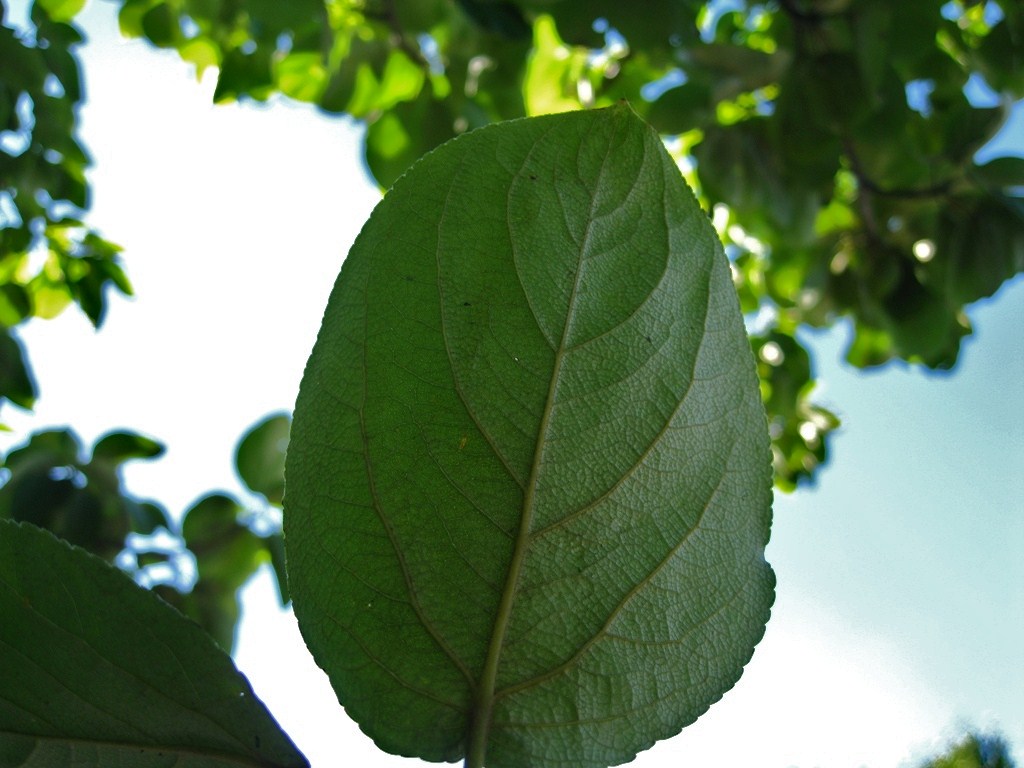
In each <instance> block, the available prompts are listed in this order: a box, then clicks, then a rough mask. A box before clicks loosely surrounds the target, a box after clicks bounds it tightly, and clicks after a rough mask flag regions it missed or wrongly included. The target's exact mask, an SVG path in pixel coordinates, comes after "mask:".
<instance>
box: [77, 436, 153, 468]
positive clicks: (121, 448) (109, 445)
mask: <svg viewBox="0 0 1024 768" xmlns="http://www.w3.org/2000/svg"><path fill="white" fill-rule="evenodd" d="M163 453H164V446H163V444H162V443H159V442H157V441H156V440H153V439H152V438H149V437H145V436H143V435H139V434H136V433H135V432H108V433H107V434H105V435H103V437H101V438H100V439H99V440H97V441H96V445H95V446H93V449H92V460H93V461H97V460H99V461H104V462H108V463H112V464H114V465H118V464H122V463H124V462H126V461H129V460H130V459H154V458H156V457H158V456H162V455H163Z"/></svg>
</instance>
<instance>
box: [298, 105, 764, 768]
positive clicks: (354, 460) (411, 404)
mask: <svg viewBox="0 0 1024 768" xmlns="http://www.w3.org/2000/svg"><path fill="white" fill-rule="evenodd" d="M766 432H767V430H766V427H765V417H764V410H763V407H762V405H761V402H760V398H759V395H758V391H757V384H756V378H755V375H754V369H753V364H752V359H751V351H750V347H749V344H748V342H747V339H746V335H745V332H744V328H743V323H742V318H741V316H740V313H739V308H738V304H737V301H736V297H735V291H734V290H733V287H732V283H731V280H730V277H729V270H728V263H727V261H726V258H725V256H724V254H723V253H722V250H721V247H720V245H719V243H718V240H717V237H716V236H715V233H714V231H713V229H712V227H711V226H710V224H709V222H708V221H707V217H706V216H705V214H704V213H703V212H702V211H701V209H700V207H699V206H698V204H697V202H696V200H695V199H694V197H693V195H692V193H691V192H690V191H689V190H688V189H687V188H686V186H685V184H683V182H682V179H681V177H680V175H679V172H678V169H677V168H676V166H675V163H674V161H673V160H672V159H671V158H670V157H669V156H668V154H667V153H666V152H665V150H664V148H663V146H662V144H661V142H660V141H659V139H658V136H657V134H656V133H654V131H652V130H651V129H650V128H648V127H647V126H645V125H644V124H643V123H642V121H640V120H639V119H638V118H637V117H636V116H635V114H634V113H633V112H632V111H631V110H630V109H629V107H628V106H625V105H620V106H617V107H614V108H612V109H610V110H604V111H589V112H575V113H571V114H567V115H558V116H551V117H545V118H537V119H534V120H529V121H514V122H509V123H504V124H501V125H498V126H494V127H492V128H487V129H484V130H481V131H477V132H474V133H470V134H467V135H465V136H464V137H461V138H459V139H456V140H455V141H453V142H450V143H448V144H446V145H444V146H443V147H441V148H440V149H438V150H436V151H435V152H433V153H431V154H429V155H428V156H427V157H425V158H424V159H423V160H421V161H420V162H419V163H417V164H416V165H415V166H414V167H413V169H412V170H410V171H409V173H408V174H406V176H404V177H403V178H402V179H401V180H400V181H399V182H398V183H397V184H396V185H395V187H394V188H393V189H392V190H391V191H389V193H388V195H387V196H386V197H385V198H384V200H383V202H382V203H381V204H379V205H378V207H377V208H376V210H375V211H374V214H373V216H372V217H371V218H370V221H369V222H368V223H367V225H366V227H364V229H363V231H362V233H361V234H360V236H359V238H358V240H357V241H356V243H355V245H354V246H353V248H352V251H351V252H350V254H349V256H348V258H347V259H346V261H345V264H344V267H343V269H342V274H341V277H340V278H339V281H338V283H337V285H336V287H335V290H334V292H333V294H332V296H331V299H330V302H329V304H328V308H327V311H326V313H325V319H324V325H323V327H322V329H321V332H320V336H319V338H318V341H317V345H316V347H315V349H314V352H313V354H312V356H311V358H310V363H309V365H308V367H307V370H306V374H305V376H304V379H303V384H302V387H301V389H300V394H299V399H298V402H297V405H296V417H295V424H294V428H293V437H292V443H291V446H290V449H289V452H288V460H287V473H286V476H287V497H286V514H285V527H286V534H287V538H286V541H287V547H288V568H289V578H290V580H291V588H292V591H293V594H294V598H295V610H296V615H297V617H298V619H299V625H300V628H301V629H302V632H303V636H304V638H305V640H306V642H307V643H308V645H309V646H310V649H311V650H312V652H313V654H314V656H315V657H316V659H317V662H318V664H320V666H321V667H323V668H324V669H325V670H326V671H327V673H328V675H329V676H330V677H331V680H332V683H333V684H334V686H335V690H336V691H337V693H338V697H339V699H340V700H341V702H342V703H343V704H344V705H345V707H346V709H347V710H348V712H349V714H351V715H352V716H353V717H354V718H355V719H356V720H357V721H358V722H359V723H360V725H361V726H362V728H363V729H364V730H365V731H366V732H367V733H368V734H370V735H371V736H372V737H373V738H374V739H375V740H376V741H377V743H378V744H379V745H380V746H381V747H382V748H384V749H386V750H388V751H391V752H396V753H398V754H403V755H417V756H420V757H423V758H426V759H429V760H455V759H460V758H462V757H465V758H466V765H467V766H471V767H474V766H475V767H477V768H479V767H480V766H483V765H484V755H485V753H486V763H487V765H489V766H494V767H495V768H497V767H498V766H509V767H511V766H527V765H530V766H538V767H539V766H553V765H556V764H563V763H564V762H565V761H567V760H568V761H571V762H572V764H574V765H578V766H606V765H609V764H613V763H619V762H622V761H624V760H629V759H631V758H632V757H633V756H634V755H635V754H636V753H637V752H638V751H639V750H641V749H645V748H647V747H649V746H650V745H651V744H652V743H653V742H654V741H655V740H656V739H662V738H666V737H668V736H671V735H674V734H675V733H677V732H678V731H679V730H680V728H682V727H683V726H685V725H687V724H688V723H690V722H692V721H693V720H695V719H696V718H697V717H698V716H699V715H700V714H702V713H703V712H704V711H705V710H706V709H707V707H708V706H710V704H712V703H713V702H714V701H716V700H717V699H718V698H719V697H720V696H721V695H722V694H723V693H724V692H725V691H726V690H728V689H729V688H730V687H732V685H733V684H734V683H735V681H736V680H737V679H738V677H739V675H740V673H741V671H742V667H743V665H744V664H745V663H746V662H747V660H748V659H749V658H750V655H751V653H752V650H753V647H754V644H755V643H756V642H757V641H758V640H759V639H760V637H761V635H762V633H763V631H764V624H765V621H766V620H767V618H768V610H769V607H770V605H771V602H772V598H773V594H774V593H773V584H774V576H773V574H772V571H771V569H770V568H769V567H768V566H767V564H766V563H765V561H764V547H765V544H766V543H767V539H768V528H769V520H770V505H771V472H770V463H769V454H768V444H769V440H768V436H767V433H766ZM396 627H401V628H402V630H401V632H396V631H395V630H396Z"/></svg>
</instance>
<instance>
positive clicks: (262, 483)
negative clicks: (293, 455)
mask: <svg viewBox="0 0 1024 768" xmlns="http://www.w3.org/2000/svg"><path fill="white" fill-rule="evenodd" d="M291 426H292V419H291V416H290V415H289V414H286V413H279V414H276V415H273V416H270V417H268V418H266V419H264V420H263V421H261V422H260V423H259V424H256V425H255V426H254V427H253V428H252V429H250V430H249V431H248V432H247V433H246V434H245V436H244V437H243V438H242V440H241V442H240V443H239V444H238V448H237V449H236V451H235V467H236V468H237V470H238V475H239V477H241V478H242V482H244V483H245V484H246V485H247V486H248V487H249V490H251V491H252V492H253V493H260V494H263V495H264V496H266V498H267V501H269V502H270V503H271V504H276V505H278V506H280V504H281V499H282V498H283V497H284V457H285V453H286V451H287V450H288V432H289V431H290V430H291Z"/></svg>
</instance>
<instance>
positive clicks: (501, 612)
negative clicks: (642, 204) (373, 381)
mask: <svg viewBox="0 0 1024 768" xmlns="http://www.w3.org/2000/svg"><path fill="white" fill-rule="evenodd" d="M607 161H608V155H607V154H606V155H605V158H604V162H603V163H602V165H601V172H600V174H599V175H598V179H597V182H596V183H595V185H594V194H593V196H592V197H591V201H590V211H589V212H588V215H587V228H586V231H585V233H584V236H583V238H582V241H581V242H580V245H579V256H578V258H577V260H576V273H575V274H574V275H573V285H572V292H571V293H570V295H569V301H568V305H567V308H566V318H565V324H564V325H563V326H562V336H561V339H559V343H558V347H557V348H556V349H555V358H554V364H553V366H552V371H551V380H550V382H549V383H548V394H547V399H546V401H545V403H544V411H543V413H542V415H541V421H540V425H539V427H538V429H537V442H536V444H535V446H534V450H533V462H532V464H531V466H530V476H529V479H528V480H527V483H526V488H525V495H524V497H523V513H522V516H521V517H520V522H519V531H518V533H517V535H516V542H515V547H514V549H513V551H512V560H511V562H510V563H509V568H508V574H507V576H506V579H505V587H504V589H503V591H502V595H501V601H500V602H499V603H498V612H497V615H496V616H495V620H494V628H493V631H492V634H491V641H490V643H489V645H488V648H487V659H486V661H485V662H484V668H483V670H482V673H481V679H480V685H479V687H478V689H477V699H476V707H475V709H474V712H473V717H472V720H471V723H470V733H469V739H468V745H467V750H466V761H465V768H483V765H484V757H485V754H486V751H487V740H488V736H489V734H490V728H491V715H492V713H493V708H494V702H495V687H496V685H497V680H498V666H499V664H500V661H501V653H502V650H503V648H504V644H505V635H506V632H507V630H508V624H509V621H511V618H512V607H513V604H514V603H515V599H516V593H517V592H518V591H519V577H520V574H521V572H522V568H523V563H524V562H525V560H526V553H527V551H528V550H529V548H530V543H531V541H532V533H531V528H532V527H533V515H534V511H535V508H536V505H535V499H536V489H537V479H538V476H539V474H540V469H541V465H542V464H543V457H544V453H545V446H546V444H547V434H548V429H549V425H550V423H551V417H552V413H553V412H554V404H555V402H556V401H557V399H558V389H559V385H560V384H561V380H562V376H561V372H562V365H563V363H564V361H565V356H566V352H567V351H568V340H569V337H570V333H571V330H572V327H573V320H574V319H575V313H576V297H577V295H578V293H579V288H580V280H581V277H582V274H583V262H584V258H585V257H584V254H586V253H587V250H588V247H589V244H590V239H591V233H592V229H593V226H594V213H595V209H596V208H597V198H598V194H597V192H598V190H599V189H600V187H601V178H602V177H603V176H604V172H605V167H606V164H607ZM510 189H511V187H510ZM507 210H508V207H507V206H506V211H507Z"/></svg>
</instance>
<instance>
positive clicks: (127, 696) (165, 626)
mask: <svg viewBox="0 0 1024 768" xmlns="http://www.w3.org/2000/svg"><path fill="white" fill-rule="evenodd" d="M0 616H3V621H2V622H0V645H2V647H3V648H4V653H3V654H0V702H3V704H2V706H0V764H2V765H5V766H8V765H11V766H26V767H27V768H51V767H52V768H65V767H66V766H68V765H76V766H83V768H93V767H96V768H99V767H100V766H113V765H132V766H144V767H146V768H148V767H149V766H153V768H156V766H165V765H168V764H175V765H182V766H190V767H191V768H228V766H243V765H249V766H257V765H258V766H267V767H268V768H269V767H270V766H282V767H284V766H289V767H290V766H295V767H298V766H306V765H307V763H306V761H305V759H304V758H303V757H302V756H301V755H300V754H299V753H298V752H297V751H296V749H295V747H294V746H293V745H292V744H291V742H290V741H289V740H288V737H287V736H285V734H284V733H283V732H282V731H281V730H280V728H279V727H278V726H277V724H276V723H275V722H274V720H273V718H271V716H270V714H269V713H268V712H267V710H266V708H265V707H264V706H263V704H262V703H261V702H260V701H259V699H257V698H256V696H255V695H254V694H253V691H252V688H251V687H250V686H249V683H248V682H247V681H246V679H245V678H244V677H243V676H242V675H241V674H239V673H238V671H237V670H236V669H235V668H234V666H233V664H232V663H231V659H230V657H228V656H227V655H226V654H224V653H223V652H222V651H221V650H220V649H218V648H217V647H216V646H215V645H214V644H213V643H212V642H211V641H210V638H209V637H207V636H206V635H205V634H204V633H203V632H202V630H200V629H199V628H198V627H197V626H196V625H195V624H193V623H192V622H190V621H188V620H186V619H184V618H183V617H182V616H181V615H180V614H179V613H177V612H176V611H174V610H172V609H171V608H169V607H168V606H167V605H166V604H165V603H164V602H163V601H161V600H160V599H159V598H157V597H156V596H155V595H152V594H150V593H149V592H146V591H145V590H143V589H141V588H140V587H138V586H137V585H136V584H134V583H133V582H132V581H131V580H130V579H129V578H128V577H127V576H125V575H124V574H123V573H121V572H119V571H117V570H115V569H113V568H111V567H110V566H108V565H107V564H105V563H103V562H102V561H100V560H99V559H97V558H95V557H93V556H92V555H89V554H88V553H86V552H83V551H82V550H79V549H75V548H72V547H70V546H68V545H67V544H66V543H64V542H61V541H59V540H58V539H56V538H54V537H53V536H52V535H51V534H49V533H47V532H45V531H41V530H39V529H38V528H34V527H32V526H29V525H24V524H22V525H18V524H15V523H11V522H8V521H5V520H0Z"/></svg>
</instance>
